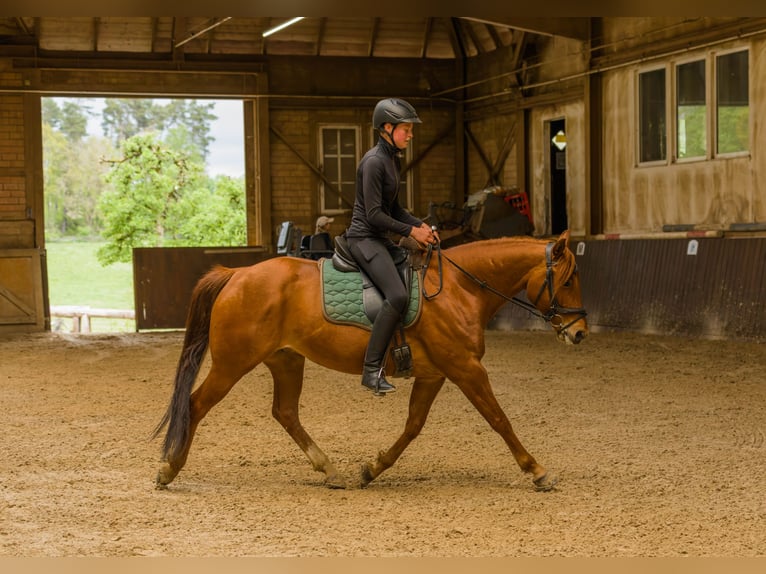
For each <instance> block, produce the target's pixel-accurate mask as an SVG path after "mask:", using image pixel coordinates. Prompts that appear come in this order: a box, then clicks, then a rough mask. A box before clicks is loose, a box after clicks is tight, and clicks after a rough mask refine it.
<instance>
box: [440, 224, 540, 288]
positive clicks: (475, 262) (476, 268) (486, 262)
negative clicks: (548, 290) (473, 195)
mask: <svg viewBox="0 0 766 574" xmlns="http://www.w3.org/2000/svg"><path fill="white" fill-rule="evenodd" d="M545 245H546V243H545V242H542V241H540V240H538V239H531V238H505V239H496V240H491V241H483V242H477V243H469V244H465V245H461V246H460V249H458V248H455V250H454V254H451V255H450V257H452V258H453V259H454V260H455V262H456V263H457V264H458V265H460V267H462V268H463V269H465V270H466V271H468V272H470V273H471V274H472V275H474V276H475V277H476V278H477V279H479V280H481V281H483V282H484V283H486V284H487V285H489V286H490V287H493V288H494V289H497V290H498V291H500V292H502V293H504V294H505V295H507V296H509V297H511V296H513V295H515V294H516V293H518V292H519V291H521V290H522V289H523V288H524V287H525V286H526V283H527V277H528V275H529V272H530V271H531V270H532V269H533V268H535V267H536V266H538V265H539V264H540V263H541V262H542V261H543V258H544V256H545Z"/></svg>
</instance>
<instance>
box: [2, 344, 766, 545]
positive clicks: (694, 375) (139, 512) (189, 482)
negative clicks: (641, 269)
mask: <svg viewBox="0 0 766 574" xmlns="http://www.w3.org/2000/svg"><path fill="white" fill-rule="evenodd" d="M181 343H182V334H181V333H178V332H170V333H138V334H104V335H99V334H91V335H76V336H75V335H61V334H53V333H40V334H34V335H27V336H23V337H22V336H16V337H7V338H3V339H2V344H1V345H0V364H2V388H3V404H4V410H5V415H4V423H3V428H4V432H3V433H2V435H0V444H1V445H2V451H3V453H5V454H4V459H5V463H4V464H3V465H2V467H1V468H2V470H1V471H0V484H1V485H2V495H3V497H2V504H3V509H2V514H3V516H4V524H5V526H4V528H3V532H2V533H1V536H0V540H2V549H1V551H2V554H3V555H5V556H58V557H63V556H106V557H130V556H171V557H184V556H217V557H228V556H237V557H238V556H259V557H287V556H290V557H373V556H375V557H448V556H459V557H540V556H558V557H561V556H564V557H573V556H578V557H597V556H599V557H637V556H652V557H676V556H685V557H694V556H698V557H711V556H724V557H743V556H747V557H753V556H762V555H763V551H764V550H763V549H764V545H763V536H764V534H763V532H764V531H763V529H761V528H758V526H759V525H762V524H763V522H764V516H765V515H766V500H764V497H763V489H762V488H760V487H761V486H762V482H763V460H764V449H765V448H766V446H764V432H766V429H765V428H764V408H765V406H766V387H765V386H764V381H763V373H762V369H763V365H764V364H766V349H764V346H763V344H760V343H754V342H742V341H737V342H731V341H720V340H715V341H713V340H699V339H695V338H689V337H666V336H657V335H641V334H631V333H618V334H615V333H592V334H591V335H590V337H589V338H588V339H587V340H586V341H584V342H583V343H582V344H580V345H579V346H565V345H563V344H561V343H559V342H558V341H556V339H555V337H554V336H553V335H552V333H550V332H547V331H526V332H504V331H490V332H488V334H487V354H486V359H485V361H484V364H485V366H486V368H487V370H488V371H489V375H490V380H491V382H492V386H493V388H494V391H495V393H496V396H497V398H498V401H499V402H500V403H501V405H502V406H503V408H504V410H505V412H506V414H507V415H508V417H509V418H510V419H511V422H512V424H513V426H514V429H515V431H516V434H517V435H518V436H519V438H520V440H521V441H522V442H523V444H524V445H525V446H526V447H527V449H528V450H529V451H530V453H531V454H532V455H533V456H535V457H536V458H537V460H538V461H539V462H540V463H541V464H543V465H545V466H547V467H548V469H549V470H550V471H551V472H554V473H556V474H557V475H558V478H559V482H558V484H557V485H556V487H555V489H554V490H553V491H551V492H536V491H535V490H534V488H533V485H532V482H531V480H530V478H529V477H528V476H527V475H524V474H523V473H522V472H521V471H520V470H519V468H518V466H517V465H516V463H515V462H514V460H513V457H512V456H511V455H510V453H509V451H508V449H507V448H506V446H505V444H504V443H503V442H502V440H501V439H500V437H499V436H498V435H497V434H496V433H495V432H494V431H493V430H492V429H491V428H490V427H489V425H488V424H487V423H486V421H484V420H483V419H482V418H481V417H480V416H479V415H478V413H477V412H476V410H475V409H474V408H473V407H472V406H471V405H470V404H469V403H468V401H467V400H466V399H465V397H464V396H463V395H462V394H461V393H460V391H459V390H458V389H456V388H455V387H454V386H452V385H450V384H447V385H445V387H444V388H443V390H442V392H441V393H440V394H439V396H438V397H437V399H436V401H435V403H434V406H433V408H432V411H431V414H430V416H429V418H428V421H427V422H426V425H425V427H424V429H423V432H422V433H421V435H420V436H419V437H418V438H417V439H416V440H415V441H414V442H413V443H412V444H411V445H410V447H409V448H408V449H407V450H406V451H405V452H404V454H403V455H402V457H401V458H400V459H399V461H398V462H397V463H396V464H395V465H394V466H393V467H391V468H390V469H389V470H387V471H386V472H385V473H383V474H382V475H381V476H380V477H378V478H377V479H376V480H375V481H374V482H372V483H371V484H370V485H369V486H367V487H366V488H364V489H361V488H359V487H358V482H359V473H360V467H361V465H362V464H363V463H365V462H369V461H371V460H372V459H374V458H375V456H377V453H378V451H379V450H381V449H385V448H388V447H389V446H390V445H391V444H392V443H393V442H394V441H395V440H396V438H397V437H398V436H399V434H400V433H401V432H402V429H403V425H404V420H405V418H406V413H407V402H408V390H409V388H410V387H411V381H409V380H407V379H395V381H396V384H397V386H398V390H397V392H396V393H393V394H390V395H387V396H385V397H382V398H378V397H373V396H372V395H371V393H369V392H367V391H364V390H363V389H362V387H361V386H360V385H359V380H358V376H351V375H344V374H338V373H335V372H332V371H328V370H326V369H323V368H320V367H318V366H315V365H313V364H311V363H309V364H307V368H306V379H305V380H306V382H305V388H304V392H303V396H302V399H301V409H302V418H303V424H304V426H305V427H306V429H307V430H308V431H309V433H311V435H312V436H313V437H314V439H315V440H316V442H317V444H318V445H319V446H320V447H322V448H323V449H324V451H325V452H326V453H327V455H328V456H329V457H330V458H331V459H332V460H333V461H334V462H335V464H336V466H337V467H338V469H339V470H340V471H341V473H342V474H343V475H344V477H345V478H346V481H347V482H348V485H349V486H348V488H346V489H345V490H335V489H329V488H326V487H325V486H324V485H323V475H321V474H319V473H316V472H314V471H313V470H312V469H311V466H310V464H309V462H308V460H307V459H306V457H305V456H304V455H303V453H302V452H301V451H300V449H299V448H298V447H297V446H296V445H295V443H294V442H293V441H292V439H291V438H290V437H289V436H288V434H287V433H286V432H285V431H284V430H283V429H282V427H281V426H280V425H279V424H278V423H277V422H276V421H275V420H274V419H273V418H272V417H271V414H270V411H271V378H270V375H269V373H268V371H267V370H266V369H265V368H264V367H259V368H257V369H256V370H255V371H253V372H252V373H251V374H249V375H247V376H246V377H245V378H244V379H243V380H241V381H240V382H239V383H238V384H237V385H236V386H235V387H234V389H233V390H232V391H231V393H230V394H229V396H227V397H226V398H225V399H224V400H223V401H222V402H221V403H219V405H217V407H216V408H214V409H213V410H212V411H211V412H210V414H209V415H208V416H207V417H206V418H205V419H204V421H203V423H202V424H201V425H200V428H199V430H198V432H197V436H196V440H195V443H194V445H193V447H192V450H191V454H190V456H189V460H188V462H187V464H186V467H185V468H184V469H183V470H182V471H181V473H180V474H179V476H178V478H176V480H175V481H174V482H173V483H171V484H170V485H169V487H168V488H167V489H166V490H156V489H155V486H154V480H155V475H156V473H157V469H158V468H159V464H160V461H159V451H160V441H159V440H154V441H152V440H149V435H150V434H151V432H152V430H153V429H154V427H155V426H156V424H157V423H158V422H159V420H160V418H161V416H162V414H163V413H164V410H165V407H166V405H167V401H168V399H169V396H170V389H171V382H172V379H173V375H174V371H175V366H176V362H177V360H178V353H179V349H180V347H181ZM743 397H745V398H743Z"/></svg>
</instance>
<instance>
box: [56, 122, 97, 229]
mask: <svg viewBox="0 0 766 574" xmlns="http://www.w3.org/2000/svg"><path fill="white" fill-rule="evenodd" d="M110 149H111V144H110V143H109V142H108V141H107V140H104V139H103V138H97V137H94V136H90V137H88V138H87V139H85V140H83V141H81V142H79V143H73V142H72V141H71V140H69V139H67V137H66V136H65V135H64V133H62V132H60V131H56V130H54V129H53V128H52V127H51V126H50V125H49V124H47V123H46V124H43V172H44V178H45V210H46V213H45V230H46V233H48V234H49V235H50V236H51V237H59V236H88V235H97V234H98V233H99V230H100V221H99V219H98V214H97V212H96V204H97V202H98V197H99V195H101V192H102V191H103V190H104V188H105V185H106V184H105V182H104V180H103V176H104V174H105V173H106V166H104V165H103V164H102V163H101V162H100V161H99V160H100V155H101V154H102V153H105V152H106V153H108V152H109V150H110Z"/></svg>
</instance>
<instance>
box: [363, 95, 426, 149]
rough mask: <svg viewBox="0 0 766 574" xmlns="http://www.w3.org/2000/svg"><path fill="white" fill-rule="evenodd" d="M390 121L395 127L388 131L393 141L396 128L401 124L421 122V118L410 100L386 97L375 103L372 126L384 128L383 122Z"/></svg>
mask: <svg viewBox="0 0 766 574" xmlns="http://www.w3.org/2000/svg"><path fill="white" fill-rule="evenodd" d="M386 123H390V124H392V125H393V126H394V127H393V128H391V131H390V132H387V133H388V137H390V138H391V141H392V142H393V140H394V130H395V129H396V126H398V125H399V124H420V123H422V122H421V121H420V118H419V117H418V113H417V112H416V111H415V108H413V107H412V105H410V104H409V103H408V102H406V101H404V100H401V99H399V98H386V99H385V100H380V101H379V102H378V103H377V104H375V111H373V112H372V126H373V127H374V128H375V129H376V130H382V129H383V124H386Z"/></svg>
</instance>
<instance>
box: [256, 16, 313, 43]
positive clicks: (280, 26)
mask: <svg viewBox="0 0 766 574" xmlns="http://www.w3.org/2000/svg"><path fill="white" fill-rule="evenodd" d="M303 18H305V16H298V17H297V18H293V19H292V20H288V21H287V22H283V23H282V24H280V25H279V26H274V27H273V28H272V29H271V30H266V31H265V32H264V33H263V37H264V38H265V37H266V36H271V35H272V34H273V33H274V32H279V31H280V30H284V29H285V28H287V27H288V26H292V25H293V24H295V23H296V22H299V21H300V20H303Z"/></svg>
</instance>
